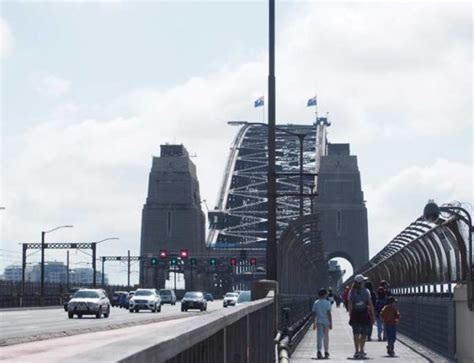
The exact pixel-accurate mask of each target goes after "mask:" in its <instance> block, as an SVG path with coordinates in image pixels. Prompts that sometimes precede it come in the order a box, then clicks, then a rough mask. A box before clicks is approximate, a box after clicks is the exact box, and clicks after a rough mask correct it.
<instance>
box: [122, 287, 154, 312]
mask: <svg viewBox="0 0 474 363" xmlns="http://www.w3.org/2000/svg"><path fill="white" fill-rule="evenodd" d="M140 310H151V312H152V313H156V312H157V311H158V312H160V311H161V298H160V294H158V292H157V291H156V289H137V290H135V295H133V297H132V298H131V299H130V301H129V302H128V311H130V312H131V313H133V312H134V311H135V312H136V313H138V312H139V311H140Z"/></svg>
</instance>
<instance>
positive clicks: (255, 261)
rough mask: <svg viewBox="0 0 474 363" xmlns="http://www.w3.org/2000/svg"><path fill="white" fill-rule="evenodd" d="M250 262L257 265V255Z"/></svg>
mask: <svg viewBox="0 0 474 363" xmlns="http://www.w3.org/2000/svg"><path fill="white" fill-rule="evenodd" d="M250 264H251V265H256V264H257V259H256V258H255V257H251V258H250Z"/></svg>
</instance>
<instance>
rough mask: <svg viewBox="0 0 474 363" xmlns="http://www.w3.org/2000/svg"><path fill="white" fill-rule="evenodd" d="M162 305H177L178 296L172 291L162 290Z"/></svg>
mask: <svg viewBox="0 0 474 363" xmlns="http://www.w3.org/2000/svg"><path fill="white" fill-rule="evenodd" d="M160 298H161V304H171V305H176V294H175V293H174V290H171V289H161V290H160Z"/></svg>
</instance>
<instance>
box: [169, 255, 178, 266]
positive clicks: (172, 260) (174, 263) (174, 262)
mask: <svg viewBox="0 0 474 363" xmlns="http://www.w3.org/2000/svg"><path fill="white" fill-rule="evenodd" d="M177 264H178V257H171V259H170V265H171V266H176V265H177Z"/></svg>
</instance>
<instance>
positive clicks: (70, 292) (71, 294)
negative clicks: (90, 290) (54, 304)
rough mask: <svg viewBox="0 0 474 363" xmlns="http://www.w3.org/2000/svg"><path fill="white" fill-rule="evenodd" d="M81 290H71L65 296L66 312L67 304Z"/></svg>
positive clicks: (77, 288) (76, 288) (75, 288)
mask: <svg viewBox="0 0 474 363" xmlns="http://www.w3.org/2000/svg"><path fill="white" fill-rule="evenodd" d="M80 289H81V288H80V287H73V288H72V289H69V290H68V292H66V293H65V294H64V311H67V304H68V303H69V300H71V299H72V297H73V296H74V294H75V293H76V292H78V291H79V290H80Z"/></svg>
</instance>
